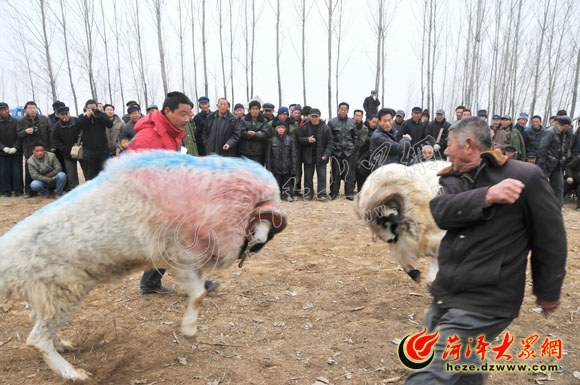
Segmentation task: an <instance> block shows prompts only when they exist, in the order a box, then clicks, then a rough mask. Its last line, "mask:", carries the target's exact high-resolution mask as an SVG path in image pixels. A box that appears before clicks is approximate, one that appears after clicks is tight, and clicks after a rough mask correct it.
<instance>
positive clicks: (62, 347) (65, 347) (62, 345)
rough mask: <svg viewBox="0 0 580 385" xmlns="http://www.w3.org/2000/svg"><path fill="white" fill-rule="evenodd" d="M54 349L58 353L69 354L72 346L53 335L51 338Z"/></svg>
mask: <svg viewBox="0 0 580 385" xmlns="http://www.w3.org/2000/svg"><path fill="white" fill-rule="evenodd" d="M53 343H54V347H55V348H56V351H57V352H59V353H66V352H70V351H71V350H73V349H74V345H73V344H72V343H70V342H68V341H65V340H63V339H62V338H60V337H59V336H58V335H55V336H54V338H53Z"/></svg>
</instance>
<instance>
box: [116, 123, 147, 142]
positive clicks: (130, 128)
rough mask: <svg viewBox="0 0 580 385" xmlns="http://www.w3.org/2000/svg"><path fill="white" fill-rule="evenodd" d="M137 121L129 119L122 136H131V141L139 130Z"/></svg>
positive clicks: (122, 130)
mask: <svg viewBox="0 0 580 385" xmlns="http://www.w3.org/2000/svg"><path fill="white" fill-rule="evenodd" d="M140 119H142V118H140ZM138 121H139V120H138ZM138 121H137V122H138ZM137 122H134V121H132V120H129V121H128V122H127V123H125V125H124V126H123V128H122V129H121V136H120V138H122V137H126V138H129V140H130V141H131V140H133V138H134V137H135V135H137V131H135V125H136V124H137Z"/></svg>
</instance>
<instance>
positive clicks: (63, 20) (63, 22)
mask: <svg viewBox="0 0 580 385" xmlns="http://www.w3.org/2000/svg"><path fill="white" fill-rule="evenodd" d="M60 15H61V19H60V20H59V24H60V26H61V28H62V34H63V37H64V52H65V56H66V68H67V72H68V80H69V83H70V89H71V92H72V95H73V100H74V105H75V113H76V115H77V116H78V115H79V107H78V100H77V92H76V89H75V83H74V81H73V77H72V67H71V64H70V54H69V48H68V47H69V46H68V31H67V27H66V15H65V13H64V0H60Z"/></svg>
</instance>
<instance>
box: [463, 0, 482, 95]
mask: <svg viewBox="0 0 580 385" xmlns="http://www.w3.org/2000/svg"><path fill="white" fill-rule="evenodd" d="M483 16H484V12H483V1H482V0H478V1H477V10H476V16H475V33H474V36H473V44H471V47H473V54H472V59H471V70H470V72H469V86H468V88H467V94H466V97H465V103H466V104H467V105H468V106H471V105H473V99H474V96H475V97H477V96H476V95H477V94H476V93H474V86H475V85H476V84H477V83H478V82H479V79H477V78H476V68H477V66H478V63H479V55H478V53H479V47H480V46H481V40H482V38H481V28H482V24H483ZM470 50H471V49H470ZM465 76H466V77H467V76H468V73H466V74H465Z"/></svg>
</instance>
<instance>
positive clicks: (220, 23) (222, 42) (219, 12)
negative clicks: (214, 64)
mask: <svg viewBox="0 0 580 385" xmlns="http://www.w3.org/2000/svg"><path fill="white" fill-rule="evenodd" d="M218 18H219V22H218V25H219V35H220V55H221V56H220V57H221V62H222V85H223V89H224V94H223V95H224V98H226V99H227V98H228V89H227V84H226V64H225V59H224V37H223V29H224V20H223V12H222V0H218Z"/></svg>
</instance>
